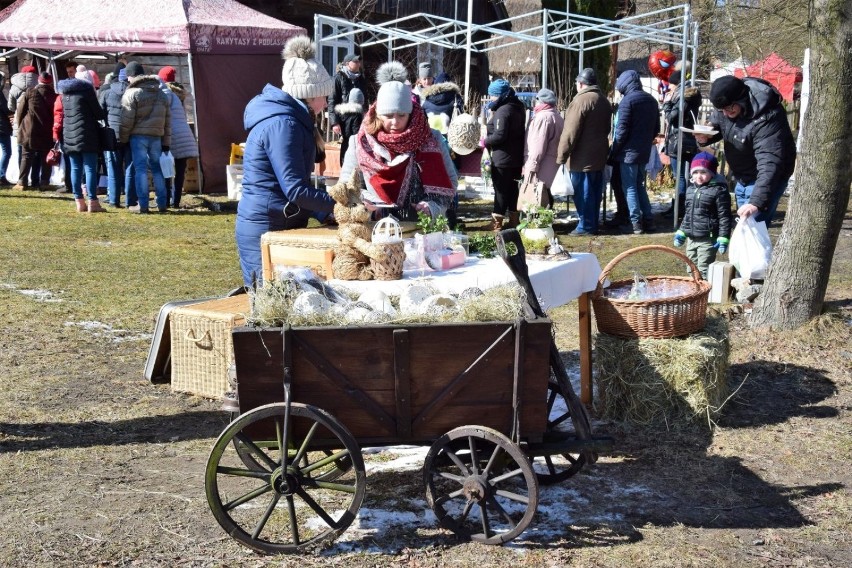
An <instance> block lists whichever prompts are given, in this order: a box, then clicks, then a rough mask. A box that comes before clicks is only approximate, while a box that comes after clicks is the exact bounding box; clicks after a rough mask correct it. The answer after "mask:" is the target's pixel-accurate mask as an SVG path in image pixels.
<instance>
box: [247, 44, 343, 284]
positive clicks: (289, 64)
mask: <svg viewBox="0 0 852 568" xmlns="http://www.w3.org/2000/svg"><path fill="white" fill-rule="evenodd" d="M314 54H315V50H314V46H313V45H312V44H311V41H310V39H308V38H307V37H305V36H299V37H295V38H293V39H291V40H289V41H288V42H287V43H286V45H285V46H284V51H283V53H282V55H283V56H284V67H283V69H282V71H281V81H282V83H283V85H282V87H281V88H280V89H278V88H276V87H273V86H272V85H269V84H267V85H266V86H265V87H264V88H263V91H262V92H261V93H260V94H259V95H258V96H256V97H254V98H253V99H252V100H251V101H249V103H248V105H247V106H246V110H245V115H244V123H245V128H246V130H248V131H249V134H248V138H247V140H246V148H245V152H244V154H243V194H242V197H241V199H240V203H239V206H238V208H237V222H236V238H237V250H238V252H239V255H240V268H241V269H242V273H243V281H244V282H245V285H246V286H251V285H252V284H253V283H255V282H258V283H259V282H260V281H261V280H262V278H263V275H262V263H261V256H260V237H261V235H263V233H266V232H267V231H281V230H284V229H298V228H303V227H306V226H307V224H308V220H309V219H310V218H311V217H313V218H316V219H319V220H320V221H324V220H325V219H326V218H327V217H328V216H329V215H330V214H331V212H332V210H333V209H334V201H333V200H332V199H331V197H330V196H329V195H328V194H327V193H326V192H325V191H322V190H318V189H316V188H315V187H314V186H313V184H312V183H311V173H312V172H313V170H314V163H315V158H316V156H317V152H318V151H319V152H322V151H323V146H322V144H323V142H322V138H321V137H320V136H319V135H318V133H317V132H316V128H315V126H314V124H315V118H316V115H317V114H319V113H321V112H322V111H323V110H325V107H326V103H327V98H328V96H329V95H330V94H331V91H332V88H333V86H334V81H333V80H332V78H331V77H330V76H329V74H328V73H327V72H326V70H325V69H324V68H323V66H322V65H321V64H320V63H318V62H317V61H316V60H315V59H314Z"/></svg>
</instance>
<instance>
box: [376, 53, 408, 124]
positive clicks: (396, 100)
mask: <svg viewBox="0 0 852 568" xmlns="http://www.w3.org/2000/svg"><path fill="white" fill-rule="evenodd" d="M407 80H408V71H406V70H405V66H404V65H403V64H402V63H400V62H399V61H389V62H387V63H385V64H384V65H382V66H381V67H379V68H378V70H377V71H376V82H377V83H379V84H380V85H381V87H379V92H378V93H377V94H376V114H378V115H386V114H396V113H403V114H410V113H411V111H412V109H413V108H414V104H413V103H412V101H411V87H410V86H409V85H407V84H406V81H407Z"/></svg>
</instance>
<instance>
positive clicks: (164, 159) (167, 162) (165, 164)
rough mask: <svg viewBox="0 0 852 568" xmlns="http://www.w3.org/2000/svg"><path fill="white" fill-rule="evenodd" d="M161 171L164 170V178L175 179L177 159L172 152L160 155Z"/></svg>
mask: <svg viewBox="0 0 852 568" xmlns="http://www.w3.org/2000/svg"><path fill="white" fill-rule="evenodd" d="M160 169H161V170H163V177H164V178H173V177H175V159H174V157H173V156H172V153H171V152H163V153H162V154H160Z"/></svg>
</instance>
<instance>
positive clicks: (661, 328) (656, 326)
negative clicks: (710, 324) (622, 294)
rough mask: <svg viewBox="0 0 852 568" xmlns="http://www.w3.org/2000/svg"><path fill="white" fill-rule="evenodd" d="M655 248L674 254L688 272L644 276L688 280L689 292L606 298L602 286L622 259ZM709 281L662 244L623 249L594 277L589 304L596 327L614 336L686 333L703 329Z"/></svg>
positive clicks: (617, 283)
mask: <svg viewBox="0 0 852 568" xmlns="http://www.w3.org/2000/svg"><path fill="white" fill-rule="evenodd" d="M652 250H658V251H662V252H665V253H668V254H671V255H674V256H676V257H677V258H678V259H680V260H682V261H684V262H685V263H686V264H687V265H688V266H689V268H690V270H691V271H692V277H686V276H648V277H647V278H646V279H647V281H648V282H649V283H650V282H661V281H669V282H688V283H691V284H692V291H691V292H689V293H686V294H680V295H677V296H670V297H666V298H659V299H653V300H626V299H624V300H623V299H617V298H608V297H606V296H605V295H604V288H603V285H604V283H605V282H606V281H607V279H608V278H609V273H610V272H611V271H612V270H613V269H614V268H615V266H616V265H617V264H618V263H619V262H621V261H622V260H624V259H625V258H627V257H629V256H631V255H634V254H636V253H639V252H646V251H652ZM632 282H633V280H631V279H627V280H616V281H615V282H612V283H610V288H612V289H616V288H620V287H622V286H627V285H629V284H630V283H632ZM709 293H710V284H709V283H708V282H706V281H704V280H702V279H701V275H700V273H699V272H698V269H697V268H696V266H695V265H694V264H693V263H692V261H690V260H689V259H688V258H687V257H686V256H684V255H683V254H681V253H680V252H678V251H676V250H674V249H673V248H670V247H667V246H663V245H645V246H641V247H636V248H632V249H630V250H628V251H624V252H623V253H621V254H620V255H618V256H616V257H615V258H613V259H612V260H611V261H610V262H609V264H607V265H606V267H605V268H604V269H603V272H601V275H600V277H599V278H598V286H597V288H595V291H594V292H592V306H593V307H594V311H595V322H596V323H597V326H598V330H599V331H601V332H603V333H608V334H610V335H615V336H618V337H654V338H658V339H662V338H669V337H680V336H683V335H689V334H690V333H694V332H696V331H698V330H701V329H703V328H704V322H705V319H706V317H707V295H708V294H709Z"/></svg>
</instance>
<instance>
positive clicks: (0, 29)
mask: <svg viewBox="0 0 852 568" xmlns="http://www.w3.org/2000/svg"><path fill="white" fill-rule="evenodd" d="M305 34H306V31H305V29H304V28H301V27H298V26H293V25H291V24H288V23H286V22H282V21H280V20H277V19H275V18H272V17H269V16H266V15H264V14H262V13H260V12H257V11H256V10H252V9H251V8H248V7H246V6H243V5H242V4H240V3H238V2H236V1H235V0H106V1H104V0H77V1H75V2H67V1H60V0H18V1H17V2H15V3H14V4H12V5H11V6H9V7H8V8H6V9H5V10H3V11H2V12H0V46H2V47H9V48H19V49H22V50H24V51H26V52H28V53H31V54H32V55H35V56H38V57H43V58H46V59H49V60H51V61H52V60H54V59H60V58H65V57H69V56H71V55H74V54H77V53H113V54H116V53H125V54H129V55H128V58H129V59H130V60H132V59H133V55H132V54H134V53H139V54H171V55H186V56H187V58H188V62H189V69H190V75H191V76H190V81H191V85H192V91H193V95H194V97H195V105H196V109H195V110H196V112H195V116H196V132H197V134H198V139H199V147H200V150H201V164H200V165H201V170H202V174H203V176H204V177H203V179H204V191H206V192H208V193H209V192H218V191H222V192H224V188H225V186H226V178H225V165H226V164H227V163H228V157H229V155H230V145H231V142H239V141H242V140H244V139H245V137H246V132H245V130H244V129H243V110H244V109H245V106H246V104H247V103H248V101H249V100H250V99H251V98H252V97H254V96H255V95H257V94H258V93H260V91H261V89H262V88H263V86H264V84H266V83H272V84H275V85H277V84H280V77H281V50H282V48H283V46H284V43H285V42H286V41H287V40H288V39H289V38H291V37H293V36H295V35H305ZM156 71H157V70H156V69H146V72H149V73H152V74H153V73H156Z"/></svg>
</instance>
